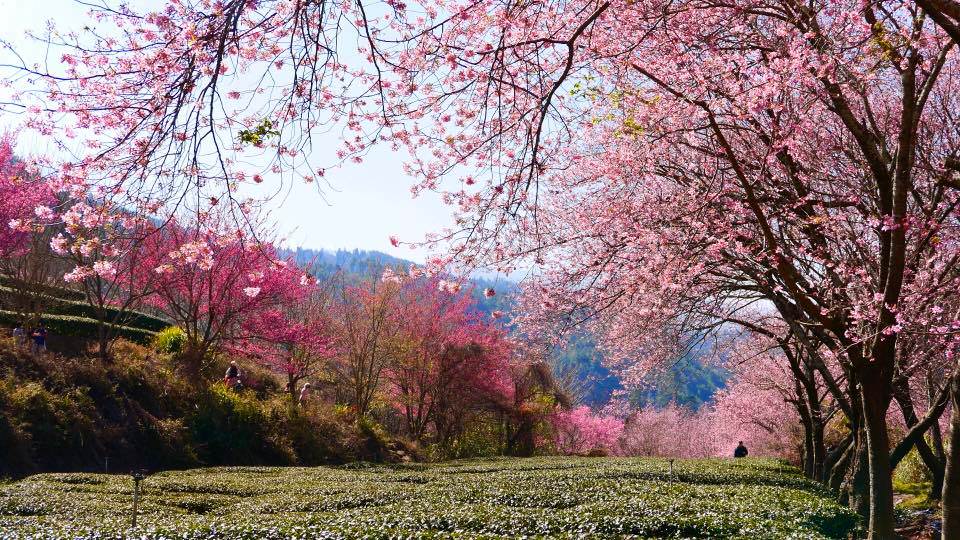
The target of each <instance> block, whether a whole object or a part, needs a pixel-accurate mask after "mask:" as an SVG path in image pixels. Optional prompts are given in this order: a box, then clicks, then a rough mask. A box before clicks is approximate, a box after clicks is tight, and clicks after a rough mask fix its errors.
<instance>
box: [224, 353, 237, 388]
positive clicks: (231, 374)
mask: <svg viewBox="0 0 960 540" xmlns="http://www.w3.org/2000/svg"><path fill="white" fill-rule="evenodd" d="M223 384H225V385H226V386H227V388H229V389H231V390H234V389H236V387H237V386H238V385H239V384H240V367H239V366H237V361H236V360H231V361H230V365H229V366H227V372H226V373H225V374H224V375H223Z"/></svg>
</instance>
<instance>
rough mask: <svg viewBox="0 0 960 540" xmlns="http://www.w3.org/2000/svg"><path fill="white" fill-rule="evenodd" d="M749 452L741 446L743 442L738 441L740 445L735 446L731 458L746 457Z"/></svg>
mask: <svg viewBox="0 0 960 540" xmlns="http://www.w3.org/2000/svg"><path fill="white" fill-rule="evenodd" d="M749 453H750V451H749V450H747V447H746V446H744V445H743V441H740V444H738V445H737V448H736V450H734V451H733V457H735V458H742V457H747V454H749Z"/></svg>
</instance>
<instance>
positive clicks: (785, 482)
mask: <svg viewBox="0 0 960 540" xmlns="http://www.w3.org/2000/svg"><path fill="white" fill-rule="evenodd" d="M675 469H676V470H677V471H678V472H680V473H682V476H683V478H684V479H683V480H681V479H679V478H677V479H675V480H673V481H670V479H669V473H668V465H667V462H666V460H662V459H614V458H608V459H602V460H598V459H588V458H533V459H524V460H519V459H502V458H501V459H487V460H474V461H460V462H454V463H450V464H444V465H422V464H414V465H410V466H398V465H393V466H376V465H368V466H363V467H358V466H351V467H343V468H324V467H321V468H313V469H305V468H269V467H233V468H213V469H199V470H192V471H183V472H169V473H161V474H158V475H155V476H151V477H149V478H147V479H146V480H145V482H144V484H143V487H144V497H143V499H142V501H141V504H142V506H141V508H142V514H141V519H140V523H141V527H142V528H140V529H139V530H138V531H136V533H133V532H132V531H129V530H128V529H127V527H128V526H129V523H128V521H127V519H128V513H129V508H130V496H129V493H130V488H131V482H130V480H129V478H128V477H123V476H107V475H63V474H61V475H38V476H34V477H31V478H29V479H27V480H24V481H21V482H18V483H15V484H12V485H8V486H0V529H3V530H4V531H5V533H6V534H8V535H9V537H10V538H30V537H33V538H37V537H43V538H94V537H96V538H114V537H128V536H137V537H138V538H187V539H212V538H238V539H254V538H271V539H279V538H293V537H295V538H501V537H519V536H524V537H537V538H583V537H590V538H614V537H624V536H629V537H641V538H650V537H660V538H662V537H684V538H694V537H695V538H703V537H724V538H846V537H847V535H849V534H850V533H851V531H852V530H853V529H854V528H855V527H856V525H857V520H856V518H855V516H854V515H853V514H852V513H851V512H850V511H849V510H847V509H845V508H843V507H841V506H839V505H838V504H837V503H835V502H834V501H832V500H831V499H830V498H829V496H828V495H827V494H826V493H824V492H822V491H820V490H819V488H817V487H816V486H815V485H814V484H813V483H812V482H810V481H808V480H806V479H804V478H803V477H802V476H801V475H800V474H799V471H797V470H796V469H793V468H788V467H787V468H784V467H782V466H781V465H780V464H779V463H776V462H773V461H768V460H757V459H745V460H738V461H736V462H735V461H733V460H678V461H677V462H676V463H675Z"/></svg>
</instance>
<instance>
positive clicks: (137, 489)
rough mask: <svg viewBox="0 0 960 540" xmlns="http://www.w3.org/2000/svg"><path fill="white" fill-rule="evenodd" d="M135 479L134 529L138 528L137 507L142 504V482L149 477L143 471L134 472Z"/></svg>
mask: <svg viewBox="0 0 960 540" xmlns="http://www.w3.org/2000/svg"><path fill="white" fill-rule="evenodd" d="M130 476H132V477H133V525H132V526H133V528H134V529H136V528H137V506H138V505H139V504H140V482H142V481H143V479H144V478H146V477H147V475H146V473H144V472H143V471H133V472H132V473H130Z"/></svg>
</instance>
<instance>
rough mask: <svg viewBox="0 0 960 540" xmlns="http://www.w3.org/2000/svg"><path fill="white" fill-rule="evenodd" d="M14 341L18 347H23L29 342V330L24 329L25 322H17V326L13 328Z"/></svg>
mask: <svg viewBox="0 0 960 540" xmlns="http://www.w3.org/2000/svg"><path fill="white" fill-rule="evenodd" d="M13 341H14V342H15V343H16V344H17V347H23V346H24V345H26V344H27V343H26V342H27V331H26V330H24V328H23V324H20V323H17V327H16V328H14V329H13Z"/></svg>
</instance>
